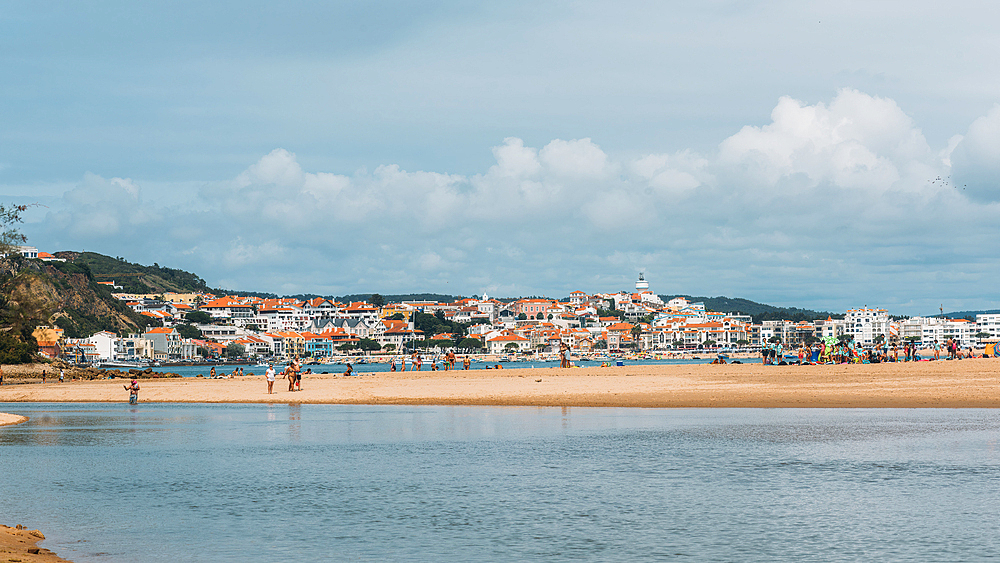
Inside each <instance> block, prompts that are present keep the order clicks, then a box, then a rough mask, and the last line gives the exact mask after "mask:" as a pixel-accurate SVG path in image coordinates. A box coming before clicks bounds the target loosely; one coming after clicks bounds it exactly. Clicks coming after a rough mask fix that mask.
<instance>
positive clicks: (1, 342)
mask: <svg viewBox="0 0 1000 563" xmlns="http://www.w3.org/2000/svg"><path fill="white" fill-rule="evenodd" d="M36 353H38V343H37V342H35V340H34V339H31V340H30V341H28V342H23V341H21V340H18V339H17V338H14V337H13V336H11V335H10V334H9V333H2V334H0V364H30V363H31V362H32V361H34V359H35V358H34V357H35V354H36Z"/></svg>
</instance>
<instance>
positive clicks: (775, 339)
mask: <svg viewBox="0 0 1000 563" xmlns="http://www.w3.org/2000/svg"><path fill="white" fill-rule="evenodd" d="M767 341H768V342H770V343H771V344H781V337H780V336H777V335H775V336H772V337H771V338H768V339H767Z"/></svg>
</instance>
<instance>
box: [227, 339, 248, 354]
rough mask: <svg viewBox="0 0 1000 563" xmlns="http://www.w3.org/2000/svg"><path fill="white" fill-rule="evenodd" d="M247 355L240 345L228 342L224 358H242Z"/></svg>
mask: <svg viewBox="0 0 1000 563" xmlns="http://www.w3.org/2000/svg"><path fill="white" fill-rule="evenodd" d="M246 353H247V349H246V348H245V347H244V346H243V345H242V344H237V343H235V342H230V343H229V345H228V346H226V357H227V358H242V357H243V356H245V355H246Z"/></svg>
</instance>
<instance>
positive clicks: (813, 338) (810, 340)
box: [747, 334, 819, 346]
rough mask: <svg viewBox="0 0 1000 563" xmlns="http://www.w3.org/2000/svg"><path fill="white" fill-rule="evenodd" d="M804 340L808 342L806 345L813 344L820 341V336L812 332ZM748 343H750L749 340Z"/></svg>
mask: <svg viewBox="0 0 1000 563" xmlns="http://www.w3.org/2000/svg"><path fill="white" fill-rule="evenodd" d="M802 341H803V342H805V343H806V346H812V345H813V344H815V343H817V342H819V338H816V337H815V336H813V335H812V334H810V335H809V336H807V337H805V338H803V339H802ZM747 344H749V342H748V343H747Z"/></svg>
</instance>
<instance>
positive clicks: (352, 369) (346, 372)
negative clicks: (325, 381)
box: [344, 364, 354, 377]
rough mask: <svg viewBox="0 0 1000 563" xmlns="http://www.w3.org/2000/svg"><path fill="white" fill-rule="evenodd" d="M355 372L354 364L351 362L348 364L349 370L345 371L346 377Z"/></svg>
mask: <svg viewBox="0 0 1000 563" xmlns="http://www.w3.org/2000/svg"><path fill="white" fill-rule="evenodd" d="M353 373H354V366H352V365H351V364H347V371H345V372H344V377H347V376H348V375H351V374H353Z"/></svg>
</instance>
